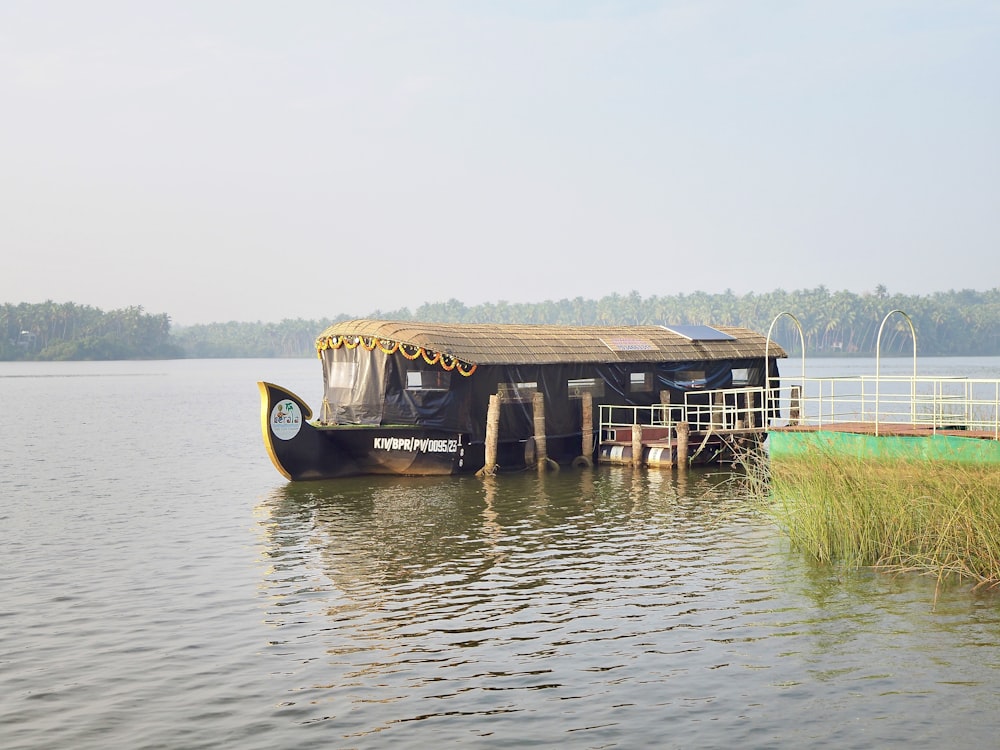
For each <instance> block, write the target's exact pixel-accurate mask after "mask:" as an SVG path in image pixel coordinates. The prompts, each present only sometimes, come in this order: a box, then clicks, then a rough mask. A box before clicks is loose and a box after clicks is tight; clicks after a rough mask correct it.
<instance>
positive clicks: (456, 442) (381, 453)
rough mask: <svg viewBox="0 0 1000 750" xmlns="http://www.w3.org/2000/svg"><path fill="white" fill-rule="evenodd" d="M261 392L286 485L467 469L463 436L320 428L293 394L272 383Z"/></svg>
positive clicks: (271, 448)
mask: <svg viewBox="0 0 1000 750" xmlns="http://www.w3.org/2000/svg"><path fill="white" fill-rule="evenodd" d="M257 386H258V388H259V389H260V394H261V430H262V432H263V437H264V445H265V447H266V448H267V453H268V455H269V456H270V457H271V462H272V463H273V464H274V466H275V468H276V469H277V470H278V471H279V472H280V473H281V474H283V475H284V476H285V478H287V479H290V480H293V481H300V480H310V479H337V478H339V477H349V476H358V475H362V474H396V475H407V476H436V475H438V476H439V475H448V474H457V473H460V472H461V471H462V470H463V469H464V468H465V466H464V463H465V461H464V458H465V446H464V445H463V436H462V435H459V434H456V433H453V432H445V431H442V430H428V429H425V428H423V427H405V426H401V427H377V426H376V427H368V426H354V425H339V426H330V427H326V426H316V425H313V424H311V423H310V422H309V420H310V419H311V418H312V410H311V409H310V408H309V406H308V405H307V404H306V403H305V402H304V401H303V400H302V399H300V398H299V397H298V396H296V395H295V394H294V393H292V392H291V391H288V390H286V389H284V388H282V387H280V386H277V385H274V384H272V383H264V382H260V383H258V384H257ZM475 470H476V469H475V468H473V469H471V471H475Z"/></svg>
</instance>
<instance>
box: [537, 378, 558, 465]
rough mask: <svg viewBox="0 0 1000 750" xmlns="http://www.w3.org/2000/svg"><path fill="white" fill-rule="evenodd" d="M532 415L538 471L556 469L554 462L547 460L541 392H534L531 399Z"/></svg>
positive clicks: (543, 407)
mask: <svg viewBox="0 0 1000 750" xmlns="http://www.w3.org/2000/svg"><path fill="white" fill-rule="evenodd" d="M531 409H532V415H533V417H534V421H535V451H536V454H537V456H538V470H539V471H540V472H541V471H545V470H546V469H558V468H559V466H558V464H556V462H555V461H553V460H552V459H550V458H549V450H548V446H547V444H546V442H545V396H544V395H542V393H541V391H535V395H534V396H533V397H532V399H531Z"/></svg>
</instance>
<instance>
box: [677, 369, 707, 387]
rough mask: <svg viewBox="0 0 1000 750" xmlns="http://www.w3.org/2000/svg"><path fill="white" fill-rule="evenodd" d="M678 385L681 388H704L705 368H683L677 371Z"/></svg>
mask: <svg viewBox="0 0 1000 750" xmlns="http://www.w3.org/2000/svg"><path fill="white" fill-rule="evenodd" d="M677 385H678V386H679V387H680V388H704V387H705V371H704V370H681V371H680V372H678V373H677Z"/></svg>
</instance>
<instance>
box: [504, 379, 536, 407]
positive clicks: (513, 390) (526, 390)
mask: <svg viewBox="0 0 1000 750" xmlns="http://www.w3.org/2000/svg"><path fill="white" fill-rule="evenodd" d="M537 390H538V383H497V393H498V394H499V395H500V400H501V401H505V402H508V403H510V402H521V401H531V399H533V398H534V396H535V392H536V391H537Z"/></svg>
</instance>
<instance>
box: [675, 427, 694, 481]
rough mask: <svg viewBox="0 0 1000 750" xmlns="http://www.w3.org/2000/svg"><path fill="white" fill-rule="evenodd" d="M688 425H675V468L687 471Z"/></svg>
mask: <svg viewBox="0 0 1000 750" xmlns="http://www.w3.org/2000/svg"><path fill="white" fill-rule="evenodd" d="M690 430H691V428H690V425H688V423H687V422H678V423H677V468H678V469H680V470H681V471H687V467H688V439H689V433H690Z"/></svg>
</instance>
